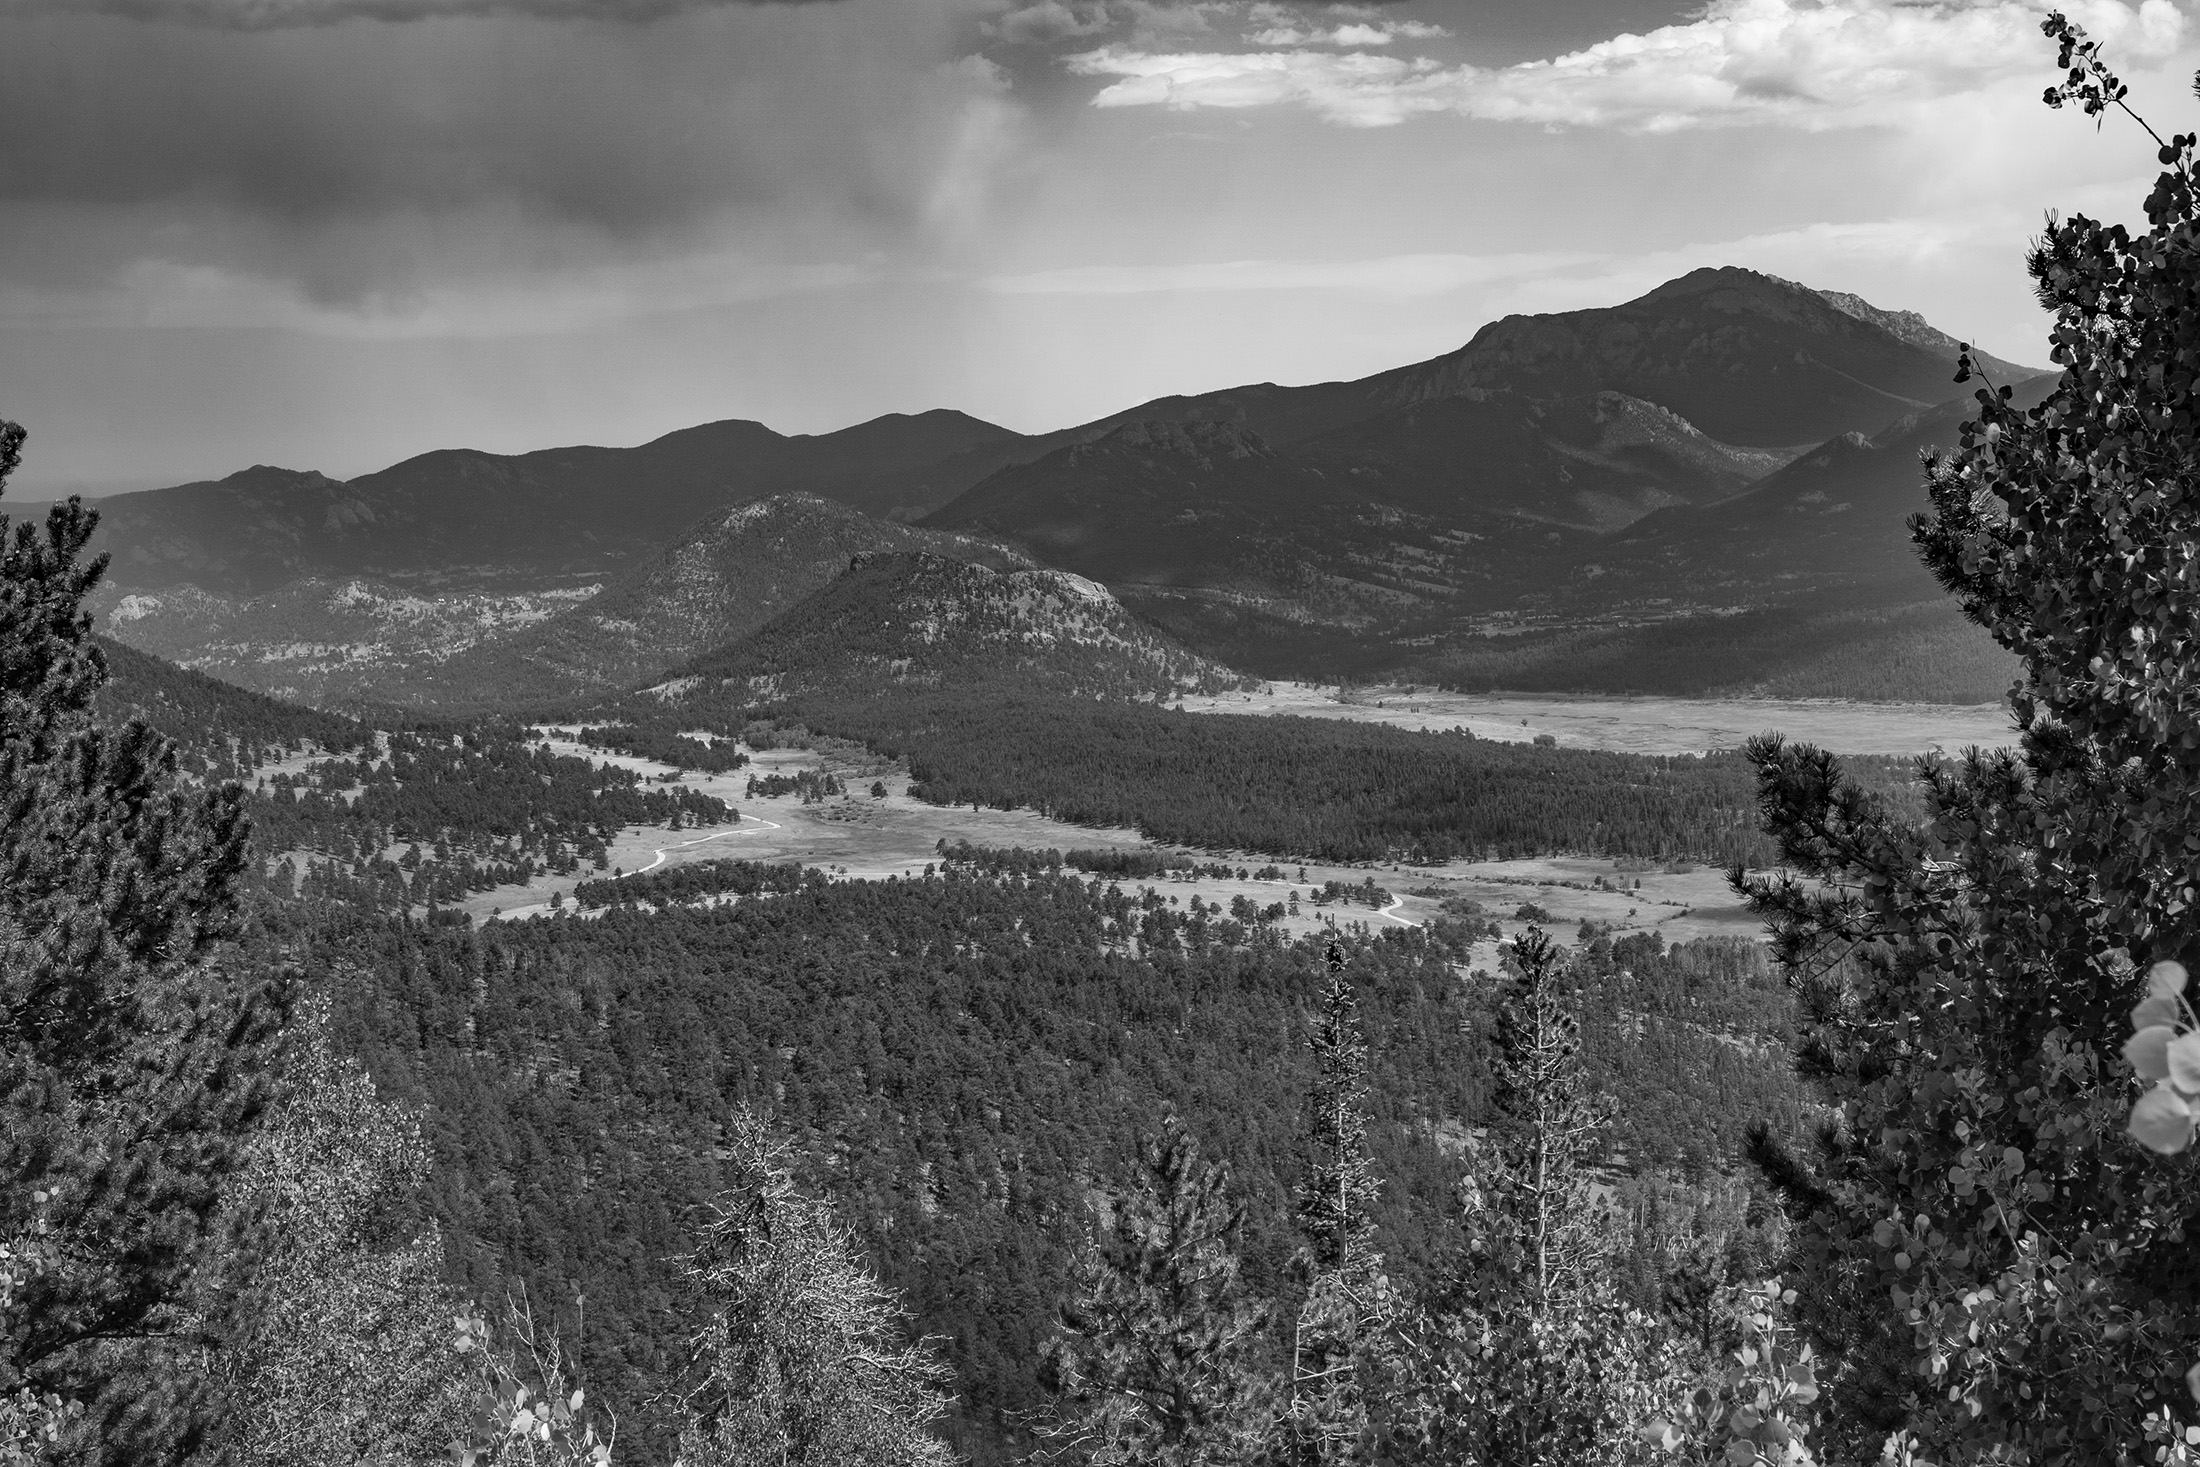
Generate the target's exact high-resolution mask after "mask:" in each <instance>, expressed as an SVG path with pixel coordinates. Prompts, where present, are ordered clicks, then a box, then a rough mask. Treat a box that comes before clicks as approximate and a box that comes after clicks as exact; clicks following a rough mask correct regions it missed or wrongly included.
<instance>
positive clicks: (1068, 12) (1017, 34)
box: [986, 0, 1109, 45]
mask: <svg viewBox="0 0 2200 1467" xmlns="http://www.w3.org/2000/svg"><path fill="white" fill-rule="evenodd" d="M1108 26H1109V20H1108V12H1107V7H1106V6H1104V5H1093V6H1090V7H1088V8H1086V9H1085V11H1084V12H1083V13H1081V14H1080V13H1079V12H1078V11H1075V10H1072V9H1071V8H1070V7H1069V6H1067V5H1065V4H1063V3H1062V0H1039V3H1038V4H1036V5H1026V6H1024V7H1023V8H1022V9H1020V10H1011V11H1010V12H1009V13H1008V14H1006V15H1004V16H1002V17H1001V18H1000V19H998V20H995V21H991V22H988V23H987V26H986V29H987V31H988V32H989V33H990V34H992V35H995V36H998V37H999V38H1000V39H1002V40H1004V41H1007V42H1010V43H1011V44H1014V45H1047V44H1050V43H1052V42H1055V41H1065V40H1069V39H1072V38H1074V37H1077V36H1090V35H1097V34H1098V33H1099V32H1101V31H1104V30H1106V29H1108Z"/></svg>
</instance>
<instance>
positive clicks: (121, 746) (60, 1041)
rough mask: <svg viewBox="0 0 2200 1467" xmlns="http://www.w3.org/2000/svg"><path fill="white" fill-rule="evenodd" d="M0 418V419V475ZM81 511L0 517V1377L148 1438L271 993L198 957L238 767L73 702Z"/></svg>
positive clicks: (213, 1247) (258, 1064) (208, 930)
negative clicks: (39, 519) (13, 1256)
mask: <svg viewBox="0 0 2200 1467" xmlns="http://www.w3.org/2000/svg"><path fill="white" fill-rule="evenodd" d="M22 442H23V430H22V429H21V428H19V427H17V426H16V425H14V424H12V423H0V485H4V482H5V480H6V478H7V476H8V474H10V473H11V472H12V471H13V470H14V469H15V468H16V466H17V465H18V463H19V462H20V458H21V454H20V450H21V445H22ZM95 523H96V517H95V516H94V515H93V514H92V513H91V512H90V511H88V510H86V509H85V508H84V507H83V506H82V505H81V504H80V503H78V502H77V501H75V500H70V501H69V502H67V503H65V504H61V505H57V506H55V507H54V508H53V509H52V510H51V511H50V512H49V513H48V514H47V516H46V521H45V525H44V527H43V529H42V530H41V529H40V528H39V527H35V526H31V525H16V526H14V527H13V533H12V534H9V533H8V526H7V524H6V522H5V520H4V519H0V1239H6V1238H11V1237H19V1236H23V1235H25V1234H26V1233H28V1232H30V1231H31V1230H32V1227H33V1219H34V1217H35V1218H37V1219H38V1222H37V1224H36V1225H37V1226H38V1227H39V1228H42V1229H43V1232H42V1234H41V1235H42V1236H43V1237H44V1238H46V1239H47V1240H48V1242H49V1243H50V1245H51V1246H50V1258H49V1263H50V1266H47V1267H44V1268H42V1269H40V1270H39V1271H37V1272H35V1273H34V1274H33V1275H32V1276H31V1277H30V1278H29V1279H28V1280H27V1281H26V1282H24V1283H23V1284H22V1286H21V1287H19V1288H16V1289H13V1290H11V1291H9V1299H8V1303H7V1306H6V1309H5V1312H4V1314H0V1399H6V1398H9V1397H12V1396H16V1395H18V1393H21V1392H26V1391H27V1392H30V1393H31V1394H32V1395H34V1396H37V1397H42V1398H47V1399H54V1400H59V1401H61V1402H64V1403H68V1404H70V1405H71V1406H73V1407H74V1408H75V1412H74V1414H73V1416H72V1420H73V1423H74V1424H73V1426H72V1428H71V1432H70V1434H69V1436H68V1438H67V1439H66V1441H65V1442H64V1443H62V1444H61V1447H60V1448H58V1450H61V1451H63V1453H64V1454H65V1455H67V1456H69V1457H72V1458H75V1459H80V1460H106V1461H128V1462H133V1463H157V1462H162V1461H168V1460H174V1459H175V1458H176V1457H178V1456H179V1455H180V1454H182V1453H184V1452H187V1451H189V1450H191V1449H192V1448H193V1447H194V1446H195V1445H196V1444H197V1443H198V1442H199V1441H200V1440H201V1439H202V1437H203V1433H204V1430H205V1426H206V1411H207V1408H208V1400H207V1393H206V1383H205V1381H204V1379H203V1374H202V1372H199V1371H197V1370H195V1369H193V1368H192V1366H193V1364H194V1363H195V1362H194V1361H193V1359H192V1356H193V1354H194V1353H195V1351H196V1350H197V1349H198V1348H199V1347H200V1346H202V1345H203V1344H204V1343H205V1341H203V1340H201V1339H195V1338H191V1337H189V1336H187V1335H186V1333H185V1331H186V1330H187V1329H188V1328H189V1327H190V1325H191V1321H192V1318H193V1311H192V1309H191V1303H192V1293H193V1284H194V1277H195V1274H196V1272H197V1271H199V1270H201V1269H203V1268H204V1267H205V1266H206V1265H207V1263H208V1260H209V1258H210V1257H211V1256H213V1255H215V1254H217V1253H218V1252H219V1251H220V1250H221V1248H222V1247H223V1246H225V1241H224V1240H223V1239H222V1238H220V1237H219V1236H218V1235H217V1233H218V1225H217V1223H216V1219H217V1217H218V1208H217V1204H218V1202H219V1200H220V1195H221V1188H222V1184H223V1181H224V1179H225V1178H226V1176H227V1175H228V1174H229V1172H230V1171H231V1169H232V1168H233V1166H234V1165H235V1164H236V1162H237V1159H238V1155H239V1149H240V1146H241V1138H242V1136H243V1133H244V1132H245V1130H246V1128H247V1127H248V1126H249V1124H250V1122H251V1120H252V1118H253V1117H254V1115H255V1114H256V1112H257V1111H258V1108H259V1106H260V1104H261V1102H262V1098H263V1094H264V1089H265V1087H264V1083H263V1081H262V1079H261V1077H260V1072H261V1070H262V1068H263V1063H262V1058H261V1048H262V1046H263V1045H264V1043H265V1042H266V1040H267V1038H268V1036H269V1034H270V1032H271V1031H272V1029H273V1027H274V1025H275V1024H276V1023H277V1022H278V1021H279V1018H280V1013H279V1009H280V1002H279V1000H280V998H281V993H280V990H279V989H277V990H269V989H266V988H262V987H260V986H258V985H255V984H251V983H247V982H245V981H243V980H241V979H239V978H236V977H234V976H232V975H230V974H228V973H226V972H224V971H223V970H222V969H221V967H219V966H218V965H216V964H214V963H211V962H209V961H208V958H209V956H210V952H211V950H212V949H213V947H214V945H215V944H216V943H217V942H218V941H220V939H221V938H222V937H223V936H224V935H225V934H226V933H227V932H228V931H229V930H230V927H231V925H232V922H233V920H234V913H235V904H234V900H233V898H232V895H231V888H232V884H233V883H234V881H235V879H236V877H237V875H238V873H239V872H240V870H241V869H242V867H243V864H244V861H245V859H246V856H245V836H246V829H245V821H244V816H243V813H242V805H241V801H242V793H241V791H240V790H238V789H237V788H236V787H235V786H233V785H232V786H228V787H224V788H221V789H215V790H207V791H201V792H197V793H193V792H190V791H188V790H187V789H186V788H184V786H183V784H182V781H181V780H180V779H179V777H178V773H177V756H176V750H175V748H174V746H173V745H172V744H171V743H170V742H169V741H168V740H167V739H165V738H163V737H161V736H160V735H158V734H156V733H154V732H153V731H152V730H150V729H149V728H147V727H146V726H145V725H144V724H142V723H139V722H135V721H133V722H131V723H129V724H127V725H125V726H123V727H121V728H106V727H101V726H98V725H96V724H95V723H94V722H93V719H92V714H91V702H92V696H93V694H94V692H95V691H96V690H97V689H98V687H99V686H100V684H101V682H102V681H103V680H104V678H105V669H104V665H103V661H102V658H101V656H100V653H99V651H98V649H97V647H96V646H94V645H93V643H92V640H91V621H90V618H89V617H88V616H87V615H86V614H85V612H84V610H83V602H84V598H85V596H86V594H87V593H88V592H90V591H91V589H92V588H93V586H94V585H95V584H96V583H97V582H98V580H99V577H100V574H101V572H102V571H103V570H104V568H105V560H104V558H101V559H95V560H90V561H87V560H86V559H85V558H84V550H85V546H86V544H87V542H88V541H89V540H90V538H91V534H92V530H93V527H94V525H95ZM41 1199H43V1200H42V1201H41Z"/></svg>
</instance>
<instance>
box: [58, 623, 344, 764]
mask: <svg viewBox="0 0 2200 1467" xmlns="http://www.w3.org/2000/svg"><path fill="white" fill-rule="evenodd" d="M95 640H96V642H97V645H98V647H99V650H100V652H101V654H102V655H103V656H104V657H105V658H106V660H107V683H106V686H104V687H102V688H101V689H100V690H99V692H98V694H97V696H96V697H95V698H94V700H93V705H92V706H93V710H94V712H95V714H96V715H97V716H98V717H99V718H100V719H102V720H105V721H110V722H117V723H119V722H121V721H122V720H124V719H128V718H142V719H144V720H145V721H146V722H147V723H149V724H151V725H152V726H153V727H154V728H157V729H159V730H160V731H161V732H162V733H164V734H167V735H168V736H169V737H170V738H172V739H175V740H176V741H177V742H178V743H180V744H182V745H183V746H184V748H185V749H186V750H188V751H190V752H191V753H193V754H196V755H197V756H199V757H200V758H201V759H203V760H206V761H207V763H208V765H209V766H210V768H211V769H212V770H213V772H216V773H225V774H226V773H235V772H238V771H239V770H240V769H249V768H251V767H252V766H254V765H256V764H258V763H259V762H261V759H262V758H263V757H272V756H275V755H278V754H279V753H280V751H282V750H284V749H300V748H304V747H305V746H307V745H308V744H312V745H315V746H317V747H319V748H321V749H324V750H353V749H358V748H361V747H363V746H364V745H365V744H366V743H367V742H368V741H369V740H370V739H371V738H372V737H373V734H372V732H371V731H370V730H369V729H368V728H366V727H365V726H364V725H363V724H359V723H356V722H354V721H353V720H351V719H349V718H344V717H341V716H339V715H337V714H333V713H324V712H321V711H318V710H316V709H312V708H301V707H299V706H297V705H296V704H294V703H285V702H282V701H280V700H278V699H274V698H270V697H267V696H265V695H264V694H260V693H255V692H252V691H250V690H249V689H246V688H240V687H236V686H234V685H232V684H229V683H225V682H222V681H221V680H219V679H218V678H211V677H207V676H206V675H205V674H203V673H197V672H193V671H191V670H190V669H189V668H184V667H178V666H176V665H175V664H174V663H172V662H169V661H167V660H165V659H163V658H159V657H154V656H151V655H149V654H147V653H144V652H140V651H138V650H137V649H136V648H134V647H128V646H125V645H123V644H122V643H120V642H116V641H113V640H111V639H109V638H106V637H98V638H96V639H95Z"/></svg>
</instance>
